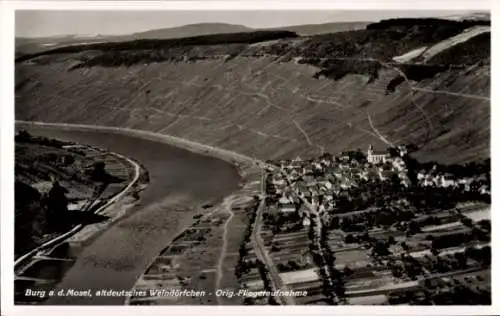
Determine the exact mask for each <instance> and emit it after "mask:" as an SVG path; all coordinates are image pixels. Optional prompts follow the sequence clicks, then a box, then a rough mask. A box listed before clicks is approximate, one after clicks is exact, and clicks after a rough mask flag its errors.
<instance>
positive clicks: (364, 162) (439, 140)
mask: <svg viewBox="0 0 500 316" xmlns="http://www.w3.org/2000/svg"><path fill="white" fill-rule="evenodd" d="M490 15H491V14H490V11H487V10H476V11H474V10H455V9H454V7H453V6H451V5H450V9H449V10H431V9H427V10H426V9H425V8H422V9H408V10H384V9H378V10H375V9H372V10H361V9H357V10H333V9H331V10H313V9H312V8H311V10H286V9H283V10H267V11H266V10H209V11H204V10H168V9H163V10H154V11H153V10H119V8H117V9H115V10H99V8H92V9H82V10H76V9H75V10H16V12H15V44H14V58H15V61H14V87H13V88H14V105H13V107H14V109H13V112H14V116H15V122H12V125H14V127H13V135H12V136H13V145H12V146H13V154H14V158H13V166H14V171H13V182H14V183H13V189H14V193H13V198H14V201H13V204H12V205H13V209H12V210H4V209H2V213H4V211H5V212H6V211H8V212H13V213H14V215H13V216H12V218H13V219H14V222H13V223H8V225H12V226H13V227H14V228H13V236H14V238H13V240H12V243H13V252H14V257H13V261H14V262H13V274H14V275H13V279H12V282H13V283H14V284H13V287H12V288H13V289H14V290H13V293H11V294H10V295H12V296H13V303H14V304H15V305H16V306H19V305H21V306H26V305H29V306H33V305H35V306H47V305H50V306H54V305H57V306H76V305H80V306H81V305H84V306H89V305H90V306H133V305H141V306H144V305H147V306H172V305H183V306H187V305H195V306H244V305H245V306H247V305H249V306H252V305H253V306H271V305H299V306H308V307H317V306H318V305H320V306H330V305H333V306H363V305H372V306H374V305H375V306H384V305H389V306H396V305H403V306H409V305H420V306H450V305H486V306H489V305H492V294H491V293H492V277H491V267H492V263H491V260H492V250H491V249H492V244H491V239H492V238H491V231H492V229H491V216H490V215H491V214H490V213H491V195H492V194H491V167H490V158H491V152H490V143H491V128H490V117H491V111H490V93H491V69H490V68H491V66H490V63H491V48H490V47H491V18H490ZM4 224H5V225H7V223H2V227H3V225H4ZM3 277H4V276H2V278H3ZM7 294H8V293H6V292H5V291H4V290H2V295H7Z"/></svg>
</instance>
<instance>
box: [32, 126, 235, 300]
mask: <svg viewBox="0 0 500 316" xmlns="http://www.w3.org/2000/svg"><path fill="white" fill-rule="evenodd" d="M23 129H26V130H27V131H28V132H30V133H32V134H33V135H39V136H46V137H51V138H57V139H61V140H68V141H73V142H78V143H83V144H89V145H95V146H100V147H104V148H107V149H109V150H110V151H113V152H117V153H120V154H122V155H124V156H127V157H129V158H132V159H134V160H136V161H139V162H140V163H141V164H142V165H144V166H145V168H146V169H147V171H148V172H149V177H150V183H149V185H148V187H147V188H146V189H145V190H144V191H143V192H142V193H141V200H140V202H139V204H138V205H136V206H134V207H133V208H132V209H130V210H129V211H128V213H127V215H125V216H124V217H123V218H121V219H119V220H118V221H116V222H114V223H112V224H111V225H110V226H109V227H107V228H105V230H104V232H101V233H99V234H98V235H97V236H96V237H95V239H93V240H92V241H91V242H90V244H88V245H85V247H84V248H83V250H82V251H81V253H80V254H79V255H78V257H77V259H76V262H75V263H74V265H73V266H72V267H71V268H70V269H69V270H68V271H67V272H66V273H65V275H64V276H63V278H62V280H61V282H59V284H58V286H57V289H82V290H84V289H91V290H94V291H96V290H103V289H113V290H130V289H131V288H132V287H133V285H134V283H135V281H136V280H137V278H138V277H139V276H140V275H141V273H143V272H144V270H145V269H146V268H147V266H148V264H149V263H150V262H151V261H152V260H153V258H154V257H155V256H157V255H158V253H159V252H160V251H161V250H162V249H163V248H164V246H165V244H166V243H168V241H169V240H170V239H172V238H174V237H175V235H176V234H177V233H178V232H179V231H180V230H182V227H183V226H185V225H189V224H190V223H191V222H192V215H193V213H192V212H189V211H188V212H186V214H182V213H180V214H179V211H178V208H179V205H181V206H182V207H188V206H192V207H193V206H199V205H200V204H203V203H207V202H212V203H213V202H219V201H221V200H222V198H223V197H224V196H227V195H229V194H230V193H231V192H233V191H235V190H236V189H237V187H238V184H239V182H240V176H239V175H238V173H237V171H236V169H235V168H234V166H232V165H231V164H229V163H227V162H225V161H222V160H218V159H215V158H211V157H207V156H202V155H199V154H195V153H191V152H189V151H187V150H184V149H180V148H176V147H173V146H170V145H168V144H164V143H160V142H155V141H151V140H145V139H142V138H139V137H131V136H129V135H121V134H117V133H112V132H108V131H97V130H96V131H88V130H87V131H81V130H68V129H66V128H65V129H64V130H63V129H57V128H55V127H40V126H30V127H24V126H23ZM176 208H177V210H175V209H176ZM172 212H175V215H172V214H174V213H172ZM124 301H125V298H124V297H96V296H94V297H92V298H88V297H87V298H85V297H53V298H51V299H49V300H48V301H47V302H46V304H72V305H73V304H77V305H88V304H91V305H115V304H118V305H121V304H123V303H124Z"/></svg>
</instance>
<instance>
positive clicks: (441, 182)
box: [240, 146, 491, 305]
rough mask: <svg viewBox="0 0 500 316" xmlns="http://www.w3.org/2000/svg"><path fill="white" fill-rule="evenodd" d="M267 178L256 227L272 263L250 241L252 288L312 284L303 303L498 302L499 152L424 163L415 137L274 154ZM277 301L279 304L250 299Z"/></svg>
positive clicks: (248, 283) (247, 269) (246, 284)
mask: <svg viewBox="0 0 500 316" xmlns="http://www.w3.org/2000/svg"><path fill="white" fill-rule="evenodd" d="M410 149H411V147H410ZM264 178H265V180H264V181H265V186H264V187H265V194H264V195H263V197H264V203H263V210H262V212H261V213H262V214H261V215H262V219H261V220H260V221H259V219H257V220H256V222H255V224H254V225H257V226H259V227H254V229H257V230H258V233H259V238H261V239H262V241H263V244H264V248H265V250H264V251H263V252H264V255H265V256H267V257H268V260H266V261H267V262H268V264H267V265H266V264H264V262H262V261H260V260H257V259H256V256H255V253H254V251H253V250H250V251H248V252H247V251H245V252H244V253H243V255H244V256H245V257H244V258H243V260H240V264H242V263H243V266H244V267H243V268H241V267H240V268H241V269H240V270H241V271H243V276H242V277H241V276H240V279H241V280H242V286H243V288H250V289H252V290H257V289H267V290H273V285H274V286H281V287H285V288H286V289H289V290H294V291H298V290H300V291H307V293H308V294H307V295H306V296H302V297H296V298H294V299H293V300H292V301H291V302H290V300H289V302H288V303H289V304H298V305H301V304H323V305H324V304H328V305H332V304H333V305H337V304H349V305H351V304H355V305H373V304H391V305H394V304H424V305H432V304H460V303H461V302H463V300H464V298H463V297H464V295H465V296H467V300H468V302H469V303H470V304H489V303H488V302H490V292H491V289H490V268H489V267H490V264H491V248H490V231H491V223H490V198H491V196H490V173H489V161H486V162H485V163H484V164H468V165H462V166H460V165H458V166H457V165H453V166H443V165H439V164H437V163H433V162H430V163H419V162H417V161H416V160H415V159H413V158H410V156H409V155H408V147H406V146H399V147H397V148H390V149H388V150H387V152H376V151H375V150H374V148H373V147H372V146H370V147H369V148H368V150H367V151H366V153H363V152H362V151H361V150H357V151H349V152H344V153H342V154H341V155H339V156H337V157H334V156H332V155H330V154H324V155H322V156H321V157H318V158H315V159H309V160H303V159H301V158H299V157H298V158H296V159H293V160H281V161H267V165H266V172H265V177H264ZM258 216H259V215H257V217H258ZM273 269H276V270H277V273H272V270H273ZM259 279H263V281H262V280H259ZM268 303H275V304H279V302H277V301H276V299H274V301H272V299H271V301H270V298H261V299H258V300H251V301H246V302H245V304H268Z"/></svg>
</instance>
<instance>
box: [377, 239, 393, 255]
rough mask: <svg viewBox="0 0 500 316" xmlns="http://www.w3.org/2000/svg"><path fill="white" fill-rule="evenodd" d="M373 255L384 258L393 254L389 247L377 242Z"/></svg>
mask: <svg viewBox="0 0 500 316" xmlns="http://www.w3.org/2000/svg"><path fill="white" fill-rule="evenodd" d="M372 251H373V254H374V255H375V256H379V257H384V256H388V255H390V254H391V252H390V251H389V245H388V244H387V243H385V242H382V241H377V242H376V243H375V246H373V250H372Z"/></svg>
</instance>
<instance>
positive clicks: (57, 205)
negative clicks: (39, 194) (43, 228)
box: [45, 180, 68, 229]
mask: <svg viewBox="0 0 500 316" xmlns="http://www.w3.org/2000/svg"><path fill="white" fill-rule="evenodd" d="M66 193H68V190H66V188H64V187H62V186H61V185H60V184H59V181H57V180H56V181H54V183H53V185H52V188H51V189H50V191H49V193H48V195H47V197H46V199H45V204H46V206H47V210H48V214H49V215H48V217H49V225H50V226H52V227H53V228H54V229H64V228H66V227H67V224H68V222H67V221H68V217H67V215H68V214H67V212H68V199H67V198H66Z"/></svg>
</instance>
